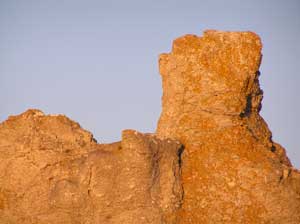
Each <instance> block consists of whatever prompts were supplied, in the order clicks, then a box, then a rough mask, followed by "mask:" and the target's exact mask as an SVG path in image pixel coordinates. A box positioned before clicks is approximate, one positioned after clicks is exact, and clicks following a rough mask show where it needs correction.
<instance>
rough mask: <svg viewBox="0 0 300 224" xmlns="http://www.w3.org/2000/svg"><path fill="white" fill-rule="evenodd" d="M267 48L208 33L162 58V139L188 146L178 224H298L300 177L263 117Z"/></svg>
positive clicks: (247, 37)
mask: <svg viewBox="0 0 300 224" xmlns="http://www.w3.org/2000/svg"><path fill="white" fill-rule="evenodd" d="M261 48H262V45H261V41H260V38H259V37H258V36H257V35H256V34H254V33H252V32H219V31H206V32H204V35H203V37H198V36H195V35H186V36H183V37H180V38H178V39H176V40H175V41H174V43H173V47H172V52H171V53H169V54H162V55H160V60H159V68H160V73H161V76H162V82H163V103H162V105H163V108H162V114H161V117H160V119H159V123H158V128H157V135H158V137H159V138H173V139H177V140H179V141H180V142H182V143H183V145H184V146H185V149H184V152H183V154H182V183H183V189H184V199H183V205H182V209H181V210H180V212H179V213H178V216H179V221H178V223H180V224H188V223H193V224H198V223H295V224H296V223H300V173H299V172H298V171H297V170H295V169H294V168H293V167H292V166H291V164H290V161H289V159H288V158H287V156H286V154H285V150H284V149H283V148H282V147H281V146H280V145H279V144H276V143H274V142H273V141H272V135H271V132H270V131H269V129H268V126H267V125H266V123H265V121H264V120H263V118H262V117H260V115H259V111H260V108H261V100H262V90H261V89H260V88H259V82H258V77H259V74H260V73H259V65H260V62H261V58H262V55H261Z"/></svg>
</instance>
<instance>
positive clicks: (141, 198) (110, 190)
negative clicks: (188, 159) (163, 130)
mask: <svg viewBox="0 0 300 224" xmlns="http://www.w3.org/2000/svg"><path fill="white" fill-rule="evenodd" d="M180 153H181V144H180V143H179V142H177V141H172V140H169V139H166V140H160V139H158V138H156V137H155V136H153V135H150V134H141V133H138V132H136V131H133V130H125V131H123V133H122V141H121V142H116V143H112V144H97V143H96V141H95V140H94V139H93V137H92V135H91V134H90V133H89V132H87V131H85V130H83V129H81V128H80V126H79V125H78V124H77V123H75V122H73V121H71V120H70V119H68V118H67V117H65V116H62V115H58V116H50V115H48V116H46V115H44V114H43V113H42V112H41V111H37V110H29V111H27V112H25V113H23V114H21V115H19V116H14V117H10V118H9V119H8V120H7V121H5V122H3V123H2V124H0V223H1V224H4V223H7V224H13V223H17V224H19V223H22V224H41V223H49V224H54V223H55V224H60V223H61V224H68V223H70V224H75V223H78V224H83V223H108V224H110V223H111V224H120V223H124V224H127V223H128V224H140V223H145V224H146V223H157V224H161V223H175V221H176V217H175V215H176V212H175V211H176V210H177V209H178V208H179V207H180V205H181V199H182V188H181V183H180V167H179V154H180Z"/></svg>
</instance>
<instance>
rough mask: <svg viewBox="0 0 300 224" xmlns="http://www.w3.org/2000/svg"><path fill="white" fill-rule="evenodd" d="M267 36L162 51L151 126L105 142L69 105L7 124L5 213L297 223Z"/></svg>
mask: <svg viewBox="0 0 300 224" xmlns="http://www.w3.org/2000/svg"><path fill="white" fill-rule="evenodd" d="M261 48H262V44H261V40H260V38H259V37H258V36H257V35H256V34H255V33H253V32H222V31H215V30H208V31H205V32H204V35H203V36H202V37H198V36H196V35H185V36H183V37H180V38H178V39H176V40H175V41H174V42H173V47H172V51H171V52H170V53H168V54H161V55H160V59H159V69H160V73H161V76H162V84H163V97H162V114H161V116H160V119H159V122H158V126H157V130H156V133H155V134H142V133H139V132H137V131H134V130H125V131H123V132H122V139H121V141H120V142H116V143H111V144H98V143H97V142H96V141H95V139H94V138H93V136H92V134H91V133H89V132H88V131H85V130H83V129H82V128H81V127H80V125H79V124H78V123H76V122H74V121H72V120H70V119H68V118H67V117H65V116H64V115H45V114H44V113H43V112H41V111H39V110H28V111H26V112H24V113H22V114H21V115H18V116H10V117H9V118H8V120H6V121H4V122H3V123H1V124H0V223H7V224H8V223H9V224H11V223H24V224H35V223H36V224H38V223H49V224H50V223H67V224H68V223H70V224H71V223H72V224H73V223H78V224H79V223H80V224H81V223H111V224H119V223H126V224H127V223H128V224H131V223H132V224H133V223H136V224H138V223H139V224H140V223H141V224H143V223H145V224H146V223H154V224H155V223H157V224H162V223H172V224H188V223H192V224H198V223H294V224H296V223H300V173H299V171H298V170H296V169H295V168H293V166H292V165H291V163H290V161H289V159H288V157H287V156H286V153H285V149H284V148H283V147H281V146H280V145H279V144H277V143H275V142H274V141H273V140H272V134H271V132H270V130H269V129H268V126H267V124H266V123H265V121H264V120H263V118H262V117H261V116H260V115H259V111H260V109H261V100H262V96H263V92H262V90H261V89H260V86H259V75H260V73H259V66H260V63H261V58H262V56H261Z"/></svg>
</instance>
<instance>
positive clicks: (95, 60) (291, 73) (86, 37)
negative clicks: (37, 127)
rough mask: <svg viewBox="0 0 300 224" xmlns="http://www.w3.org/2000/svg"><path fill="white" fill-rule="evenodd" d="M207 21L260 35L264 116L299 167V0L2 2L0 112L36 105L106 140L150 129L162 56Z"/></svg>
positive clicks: (214, 26)
mask: <svg viewBox="0 0 300 224" xmlns="http://www.w3.org/2000/svg"><path fill="white" fill-rule="evenodd" d="M205 29H220V30H251V31H254V32H256V33H258V34H259V35H260V36H261V38H262V41H263V44H264V48H263V61H262V66H261V74H262V75H261V77H260V82H261V86H262V88H263V90H264V92H265V94H264V100H263V109H262V113H261V114H262V116H263V117H264V118H265V120H266V121H267V122H268V124H269V127H270V129H271V130H272V132H273V139H274V140H275V141H277V142H279V143H281V144H282V145H283V146H284V147H285V148H286V149H287V152H288V155H289V157H290V158H291V160H292V162H293V164H294V165H295V166H296V167H298V168H300V148H299V139H300V109H299V108H300V106H299V104H300V100H299V95H300V94H299V87H298V86H299V84H300V77H299V70H300V68H299V66H298V65H299V64H300V63H299V59H300V1H299V0H286V1H285V0H281V1H279V0H269V1H266V0H252V1H234V0H233V1H230V0H224V1H221V0H220V1H214V0H204V1H200V0H194V1H192V0H184V1H183V0H182V1H176V0H172V1H171V0H167V1H164V0H159V1H158V0H151V1H150V0H149V1H141V0H139V1H138V0H136V1H133V0H126V1H121V0H120V1H113V0H109V1H104V0H98V1H89V0H81V1H76V0H67V1H64V0H43V1H39V0H36V1H32V0H26V1H25V0H23V1H22V0H20V1H16V0H6V1H5V0H0V102H1V106H0V120H1V121H3V120H5V119H6V118H7V116H8V115H9V114H19V113H21V112H23V111H25V110H26V109H27V108H39V109H41V110H43V111H44V112H46V113H63V114H66V115H67V116H69V117H70V118H72V119H74V120H76V121H78V122H79V123H80V124H81V125H82V127H84V128H85V129H88V130H90V131H91V132H93V133H94V135H95V137H96V139H97V140H98V141H99V142H112V141H117V140H119V139H120V133H121V130H123V129H126V128H133V129H137V130H139V131H142V132H153V131H154V130H155V127H156V123H157V120H158V117H159V114H160V110H161V108H160V105H161V102H160V98H161V94H162V90H161V80H160V76H159V74H158V64H157V59H158V54H159V53H163V52H169V51H170V48H171V43H172V40H173V39H174V38H176V37H179V36H181V35H183V34H187V33H193V34H197V35H201V33H202V31H203V30H205ZM297 95H298V96H297Z"/></svg>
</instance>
